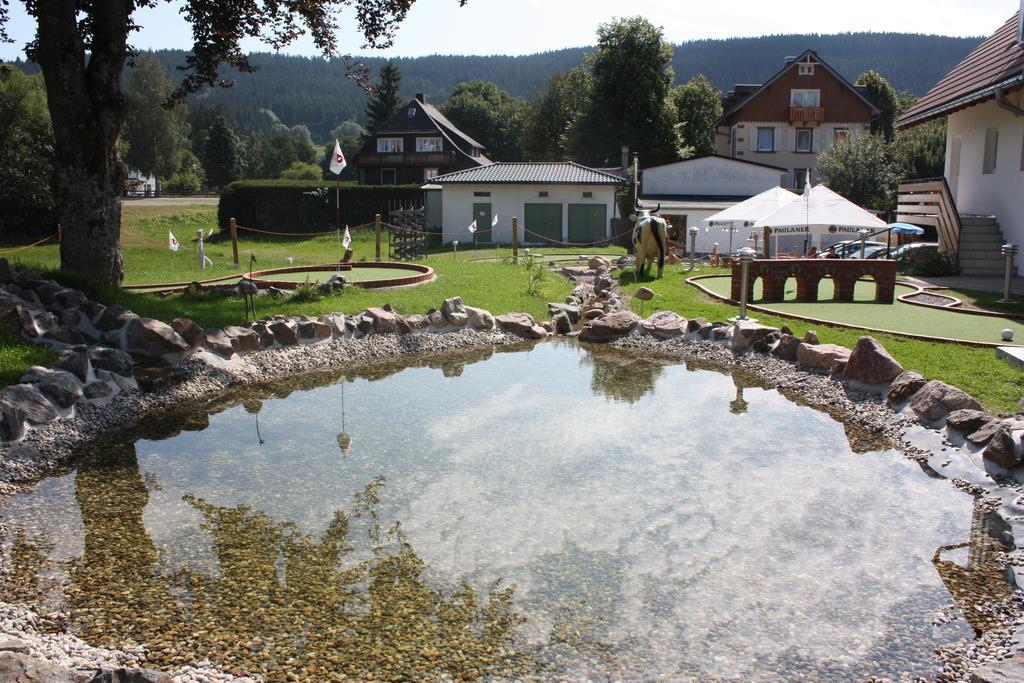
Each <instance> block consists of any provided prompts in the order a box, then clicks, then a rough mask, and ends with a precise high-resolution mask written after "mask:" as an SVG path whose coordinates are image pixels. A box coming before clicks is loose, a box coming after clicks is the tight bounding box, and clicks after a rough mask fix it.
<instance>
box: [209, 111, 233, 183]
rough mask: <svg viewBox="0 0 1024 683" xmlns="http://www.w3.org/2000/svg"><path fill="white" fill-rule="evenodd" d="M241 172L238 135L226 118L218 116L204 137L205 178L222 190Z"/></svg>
mask: <svg viewBox="0 0 1024 683" xmlns="http://www.w3.org/2000/svg"><path fill="white" fill-rule="evenodd" d="M241 174H242V163H241V159H240V157H239V151H238V136H237V135H235V131H234V130H233V129H232V127H231V125H230V124H229V123H228V122H227V119H225V118H224V117H219V118H218V119H217V120H216V121H214V122H213V126H212V127H211V128H210V134H209V137H208V138H207V139H206V180H207V181H209V183H210V186H211V187H214V188H216V189H218V190H222V189H224V188H225V187H227V186H228V185H229V184H230V183H233V182H234V181H236V180H238V178H239V177H240V176H241Z"/></svg>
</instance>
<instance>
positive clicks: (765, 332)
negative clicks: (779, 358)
mask: <svg viewBox="0 0 1024 683" xmlns="http://www.w3.org/2000/svg"><path fill="white" fill-rule="evenodd" d="M767 338H772V341H774V340H775V339H778V338H779V330H778V329H777V328H774V327H769V326H768V325H762V324H760V323H755V322H751V321H750V320H740V321H738V322H737V323H736V328H735V329H734V330H733V331H732V349H733V351H746V350H747V349H750V348H753V347H754V346H755V345H758V346H763V345H762V344H761V342H763V341H765V340H766V339H767Z"/></svg>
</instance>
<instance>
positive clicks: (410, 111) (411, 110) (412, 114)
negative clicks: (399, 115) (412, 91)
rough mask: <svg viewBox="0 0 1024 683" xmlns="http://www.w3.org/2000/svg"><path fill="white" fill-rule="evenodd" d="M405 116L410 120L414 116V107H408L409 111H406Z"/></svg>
mask: <svg viewBox="0 0 1024 683" xmlns="http://www.w3.org/2000/svg"><path fill="white" fill-rule="evenodd" d="M406 114H407V115H408V117H409V118H410V119H411V118H412V117H414V116H416V107H409V111H407V112H406Z"/></svg>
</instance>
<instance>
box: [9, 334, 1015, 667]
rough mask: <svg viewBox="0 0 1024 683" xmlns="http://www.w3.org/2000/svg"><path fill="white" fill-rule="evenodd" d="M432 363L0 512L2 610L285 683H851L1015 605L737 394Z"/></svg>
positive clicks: (30, 496)
mask: <svg viewBox="0 0 1024 683" xmlns="http://www.w3.org/2000/svg"><path fill="white" fill-rule="evenodd" d="M431 364H432V367H431V366H414V367H406V368H402V367H399V366H388V367H383V368H375V369H372V370H362V371H361V370H359V369H349V370H348V376H347V377H344V376H341V375H339V374H335V375H332V376H323V377H319V378H309V377H306V378H302V379H301V380H297V381H296V382H295V383H292V384H290V385H277V386H274V387H267V388H263V389H252V390H246V391H245V392H243V393H240V394H236V395H232V396H229V397H222V398H220V399H218V400H217V401H216V402H214V403H211V404H210V405H208V406H205V407H191V408H187V409H182V410H181V411H179V412H178V413H176V414H172V415H166V416H163V417H161V418H159V419H154V420H151V421H149V422H148V423H147V424H146V425H144V426H143V427H142V428H141V431H139V432H137V433H134V434H126V435H123V436H120V437H117V438H114V439H111V440H110V442H108V443H106V444H105V445H104V446H103V447H102V448H97V449H95V451H94V452H91V453H87V454H84V455H83V457H82V458H81V459H80V460H79V461H78V462H77V465H76V467H75V468H74V469H73V470H70V471H67V472H65V473H62V474H58V475H55V476H52V477H49V478H47V479H45V480H43V481H41V482H40V483H39V484H38V485H37V486H35V487H34V489H33V490H32V492H30V493H26V494H22V495H19V496H16V497H15V498H13V499H12V500H11V501H10V502H9V503H8V504H7V506H6V509H5V510H4V521H5V522H6V524H7V526H8V531H7V537H6V542H7V543H6V546H5V549H4V552H5V554H6V559H7V561H8V563H9V566H10V567H11V569H12V573H11V576H10V578H9V579H8V580H7V582H6V583H5V584H4V585H3V588H2V593H3V595H2V597H3V598H5V599H8V600H11V599H17V600H26V601H37V602H39V603H41V604H42V605H44V606H46V607H49V608H61V609H66V610H68V611H69V614H70V617H69V624H68V625H69V627H70V628H71V629H72V630H73V631H74V632H76V633H78V634H80V635H82V637H84V638H86V639H87V640H89V641H90V642H93V643H96V644H108V645H127V644H135V643H145V644H147V645H148V646H149V648H150V659H149V664H150V665H152V666H159V667H173V666H175V665H177V664H182V663H188V662H192V661H195V660H202V659H209V660H211V661H212V662H213V663H214V664H216V665H218V666H220V667H222V668H224V669H225V670H227V671H232V672H237V673H241V672H248V673H252V674H259V675H264V676H266V677H267V679H268V680H285V679H286V678H287V677H288V676H289V674H294V675H297V676H298V677H299V678H300V679H306V680H333V679H338V678H343V677H350V678H355V679H367V678H373V679H385V680H399V679H420V680H423V679H428V680H439V679H451V678H454V679H457V680H458V679H462V680H466V679H477V678H485V679H486V678H490V679H509V678H531V677H532V678H537V679H546V678H552V677H557V678H569V679H590V680H608V679H616V680H623V679H625V680H637V679H643V680H656V679H665V680H679V679H681V678H683V679H685V678H687V677H694V678H699V679H702V680H706V679H709V678H717V679H726V680H751V679H764V680H769V679H770V680H779V679H791V680H792V679H805V680H806V679H812V680H849V679H851V678H863V677H866V676H869V675H877V676H897V675H898V674H899V673H900V672H909V673H912V674H926V673H928V672H930V671H933V670H934V668H935V660H934V658H933V650H934V648H935V647H936V646H937V645H940V644H943V643H949V642H953V641H955V640H958V639H961V638H971V637H974V635H975V633H976V632H977V631H980V630H984V628H986V625H985V624H984V618H983V615H976V614H974V613H973V612H971V611H970V608H969V607H965V608H964V609H965V610H966V612H962V611H961V610H960V608H958V606H957V605H958V601H960V602H964V603H965V605H966V603H968V602H971V603H974V602H977V600H978V594H979V591H980V593H981V594H982V595H990V596H996V597H997V596H998V595H1000V594H1002V593H1004V592H1005V591H1006V590H1007V589H1006V586H1005V584H1002V583H1001V580H1000V578H999V576H1000V572H999V570H998V567H996V566H995V565H994V564H993V563H992V562H990V561H988V560H986V557H988V556H989V555H991V553H988V551H989V550H991V549H993V547H994V546H992V544H993V543H994V541H992V540H991V539H990V538H989V537H988V536H987V535H986V534H985V533H984V531H983V529H984V527H985V519H984V516H983V515H981V514H980V513H978V512H977V511H976V510H975V507H974V505H973V500H972V498H971V497H969V496H967V495H965V494H963V493H961V492H959V491H957V490H956V489H955V488H953V487H952V486H951V485H950V484H949V483H948V482H946V481H944V480H940V479H936V478H932V477H929V476H928V475H927V474H926V473H925V472H924V471H922V469H921V467H920V466H918V465H916V464H914V463H913V462H910V461H908V460H906V459H905V458H904V457H902V456H901V455H900V454H898V453H897V452H895V451H890V450H878V446H877V444H872V443H871V442H870V440H867V441H866V440H865V439H863V438H862V437H861V436H860V435H857V434H856V433H855V432H851V435H852V436H856V437H857V438H849V437H848V435H847V433H846V431H845V430H844V426H843V425H842V424H841V423H839V422H837V421H835V420H833V419H832V418H831V417H829V416H828V415H826V414H824V413H821V412H818V411H815V410H812V409H810V408H808V407H805V406H800V405H797V404H796V403H793V402H792V401H790V400H789V399H787V398H786V397H784V396H782V395H780V394H779V393H778V392H776V391H774V390H771V389H765V388H759V387H757V386H752V385H751V382H750V381H749V380H748V379H746V378H744V377H743V376H741V375H736V374H728V373H726V372H722V371H718V370H715V369H701V368H696V367H693V366H689V367H688V366H684V365H682V364H667V363H660V362H652V361H645V360H638V359H636V358H635V357H632V356H625V355H620V354H618V353H615V352H613V351H611V350H609V349H606V348H598V349H594V350H584V349H582V348H581V347H579V346H577V345H575V344H573V343H570V342H565V343H561V342H549V343H544V344H540V345H537V346H535V347H533V348H532V349H531V350H530V351H518V352H507V353H506V352H503V353H494V352H493V351H491V350H486V351H483V352H475V353H471V354H462V355H458V356H452V357H449V358H446V359H444V360H435V361H431ZM343 407H344V427H343V425H342V411H343ZM972 522H973V524H974V527H975V533H974V534H973V535H972ZM969 543H970V545H969V551H970V552H967V551H964V550H962V549H963V548H968V544H969ZM944 552H945V553H947V555H948V556H942V557H940V555H942V553H944ZM968 558H969V559H968ZM964 586H970V587H971V588H970V590H968V591H967V592H969V593H970V594H971V596H972V597H971V598H965V597H964V595H965V592H964V591H965V588H964Z"/></svg>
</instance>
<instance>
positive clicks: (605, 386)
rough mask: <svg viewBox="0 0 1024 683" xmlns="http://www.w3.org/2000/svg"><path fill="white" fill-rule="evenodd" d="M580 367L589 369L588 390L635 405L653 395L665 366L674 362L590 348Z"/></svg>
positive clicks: (600, 347)
mask: <svg viewBox="0 0 1024 683" xmlns="http://www.w3.org/2000/svg"><path fill="white" fill-rule="evenodd" d="M580 362H581V363H583V364H587V365H591V366H593V374H592V376H591V379H590V388H591V390H592V391H593V392H594V393H595V394H598V395H600V396H605V397H606V398H609V399H611V400H613V401H623V402H625V403H636V402H637V401H639V400H640V399H641V398H643V397H644V396H646V395H647V394H649V393H651V392H653V391H654V385H655V383H656V382H657V381H658V380H659V379H661V375H662V372H663V371H664V366H665V365H671V364H673V363H674V362H673V361H670V360H667V359H660V358H645V357H643V356H640V355H638V354H635V353H629V352H624V351H619V350H618V349H615V348H612V347H609V346H602V345H601V344H590V345H588V346H587V353H585V354H584V355H583V356H581V361H580Z"/></svg>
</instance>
